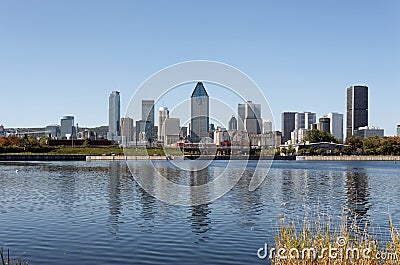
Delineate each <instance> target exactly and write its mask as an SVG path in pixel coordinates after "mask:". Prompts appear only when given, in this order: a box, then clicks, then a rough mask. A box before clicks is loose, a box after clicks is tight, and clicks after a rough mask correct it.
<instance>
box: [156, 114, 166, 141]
mask: <svg viewBox="0 0 400 265" xmlns="http://www.w3.org/2000/svg"><path fill="white" fill-rule="evenodd" d="M168 118H169V110H168V108H167V107H160V108H159V109H158V133H157V135H158V141H164V134H163V125H164V122H165V119H168Z"/></svg>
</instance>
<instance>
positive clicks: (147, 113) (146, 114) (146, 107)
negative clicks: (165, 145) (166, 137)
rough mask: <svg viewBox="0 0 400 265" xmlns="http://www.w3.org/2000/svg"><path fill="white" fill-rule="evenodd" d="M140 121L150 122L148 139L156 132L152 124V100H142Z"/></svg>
mask: <svg viewBox="0 0 400 265" xmlns="http://www.w3.org/2000/svg"><path fill="white" fill-rule="evenodd" d="M142 121H148V122H150V141H152V140H153V139H155V135H156V134H157V133H158V132H157V130H156V129H155V124H154V100H151V99H148V100H142Z"/></svg>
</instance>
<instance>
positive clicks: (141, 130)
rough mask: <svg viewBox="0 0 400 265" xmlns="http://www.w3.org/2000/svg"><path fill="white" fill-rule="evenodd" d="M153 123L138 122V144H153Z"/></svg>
mask: <svg viewBox="0 0 400 265" xmlns="http://www.w3.org/2000/svg"><path fill="white" fill-rule="evenodd" d="M151 132H152V131H151V122H150V121H143V120H140V121H136V142H144V141H146V142H149V143H150V142H151Z"/></svg>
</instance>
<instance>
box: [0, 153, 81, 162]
mask: <svg viewBox="0 0 400 265" xmlns="http://www.w3.org/2000/svg"><path fill="white" fill-rule="evenodd" d="M0 161H86V155H47V154H37V155H33V154H29V155H23V154H12V155H0Z"/></svg>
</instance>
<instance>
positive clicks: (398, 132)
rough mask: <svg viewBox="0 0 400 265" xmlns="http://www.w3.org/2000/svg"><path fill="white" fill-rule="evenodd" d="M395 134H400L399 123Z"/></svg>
mask: <svg viewBox="0 0 400 265" xmlns="http://www.w3.org/2000/svg"><path fill="white" fill-rule="evenodd" d="M397 136H400V124H397Z"/></svg>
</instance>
